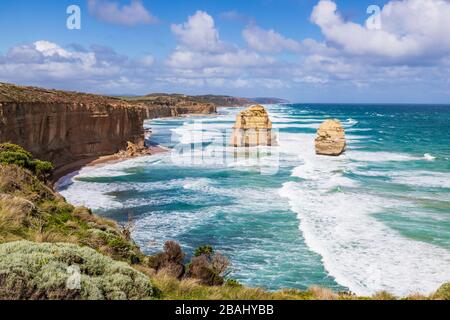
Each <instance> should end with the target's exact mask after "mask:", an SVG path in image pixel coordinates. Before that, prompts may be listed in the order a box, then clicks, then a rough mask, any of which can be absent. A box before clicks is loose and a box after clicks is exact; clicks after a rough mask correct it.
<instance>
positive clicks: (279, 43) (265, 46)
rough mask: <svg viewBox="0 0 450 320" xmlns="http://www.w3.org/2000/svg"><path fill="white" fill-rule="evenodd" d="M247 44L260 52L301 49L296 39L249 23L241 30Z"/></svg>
mask: <svg viewBox="0 0 450 320" xmlns="http://www.w3.org/2000/svg"><path fill="white" fill-rule="evenodd" d="M242 35H243V37H244V39H245V41H246V42H247V44H248V46H249V47H250V48H252V49H253V50H256V51H260V52H281V51H292V52H298V51H300V50H301V47H302V46H301V44H300V43H299V42H298V41H295V40H293V39H289V38H286V37H284V36H283V35H281V34H280V33H278V32H276V31H274V30H272V29H271V30H264V29H261V28H260V27H258V26H255V25H250V26H248V27H247V28H245V29H244V30H243V31H242Z"/></svg>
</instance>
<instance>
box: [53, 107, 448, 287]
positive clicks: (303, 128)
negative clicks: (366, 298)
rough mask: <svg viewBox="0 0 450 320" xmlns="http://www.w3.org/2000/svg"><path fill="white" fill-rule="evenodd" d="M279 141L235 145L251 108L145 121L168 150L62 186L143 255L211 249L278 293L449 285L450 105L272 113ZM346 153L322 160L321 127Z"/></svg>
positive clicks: (83, 174)
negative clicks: (170, 247)
mask: <svg viewBox="0 0 450 320" xmlns="http://www.w3.org/2000/svg"><path fill="white" fill-rule="evenodd" d="M266 108H267V110H268V112H269V113H270V117H271V119H272V121H273V124H274V128H275V129H276V131H277V137H278V146H276V147H260V148H251V149H250V150H249V151H248V152H244V151H243V150H235V149H234V148H231V147H228V146H227V142H228V141H227V139H228V137H227V136H226V134H229V133H230V132H229V129H230V128H231V127H232V126H233V124H234V121H235V116H236V114H237V112H238V111H239V110H240V109H236V108H222V109H220V111H219V114H217V115H213V116H203V117H189V118H174V119H157V120H152V121H148V122H146V124H145V125H146V127H148V128H151V129H152V131H153V135H152V137H151V140H152V142H154V143H159V144H161V145H163V146H166V147H170V148H172V149H171V152H168V153H164V154H159V155H155V156H151V157H142V158H136V159H131V160H127V161H124V162H121V163H116V164H108V165H104V166H99V167H88V168H84V169H82V170H80V171H79V172H77V173H75V174H72V175H70V176H68V177H65V178H64V179H63V180H62V181H61V184H60V192H61V193H62V194H63V196H65V197H66V198H67V199H68V200H69V201H70V202H71V203H73V204H75V205H85V206H87V207H90V208H92V209H93V210H94V211H95V212H96V213H98V214H100V215H103V216H106V217H108V218H111V219H115V220H117V221H118V222H120V223H126V222H127V221H128V220H130V219H131V220H132V221H133V222H134V229H133V238H134V240H135V241H136V243H137V244H138V245H139V246H141V248H142V250H143V251H144V252H146V253H149V254H152V253H155V252H157V251H159V250H161V249H162V246H163V244H164V242H165V241H167V240H175V241H178V242H179V243H180V244H181V245H182V247H183V249H184V250H185V251H186V252H188V253H192V252H193V250H194V249H195V248H196V247H198V246H200V245H206V244H208V245H213V246H214V248H215V249H216V250H217V251H220V252H222V253H224V254H225V255H227V256H228V257H229V258H230V259H231V261H232V272H231V274H230V277H232V278H234V279H236V280H238V281H240V282H241V283H243V284H245V285H249V286H253V287H263V288H266V289H269V290H276V289H281V288H298V289H306V288H308V287H310V286H312V285H319V286H324V287H328V288H332V289H334V290H336V291H348V290H349V291H352V292H354V293H356V294H361V295H362V294H364V295H365V294H373V293H376V292H378V291H381V290H386V291H389V292H391V293H393V294H397V295H406V294H413V293H424V294H427V293H431V292H433V291H434V290H436V289H437V288H438V287H439V286H440V285H441V284H443V283H445V282H449V281H450V106H439V105H343V104H342V105H339V104H326V105H324V104H321V105H319V104H290V105H267V106H266ZM328 118H337V119H339V120H340V121H341V122H342V123H343V125H344V126H345V129H346V136H347V140H348V148H347V151H346V153H345V154H344V155H342V156H340V157H324V156H317V155H315V152H314V139H315V134H316V130H317V128H318V127H319V125H320V123H321V122H322V121H324V120H325V119H328Z"/></svg>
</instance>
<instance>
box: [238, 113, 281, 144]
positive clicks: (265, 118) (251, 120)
mask: <svg viewBox="0 0 450 320" xmlns="http://www.w3.org/2000/svg"><path fill="white" fill-rule="evenodd" d="M230 144H231V145H232V146H234V147H255V146H273V145H276V136H275V134H274V133H273V132H272V121H270V118H269V114H268V113H267V111H266V109H264V107H263V106H261V105H255V106H252V107H250V108H249V109H247V110H244V111H241V112H240V113H239V114H238V115H237V117H236V124H235V126H234V127H233V134H232V137H231V143H230Z"/></svg>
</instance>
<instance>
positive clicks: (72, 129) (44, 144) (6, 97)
mask: <svg viewBox="0 0 450 320" xmlns="http://www.w3.org/2000/svg"><path fill="white" fill-rule="evenodd" d="M144 116H145V115H144V112H143V110H142V108H138V107H135V106H133V105H131V104H130V103H128V102H125V101H122V100H120V99H115V98H109V97H103V96H97V95H89V94H81V93H74V92H64V91H56V90H45V89H40V88H33V87H20V86H15V85H10V84H0V142H7V141H8V142H12V143H15V144H18V145H21V146H23V147H24V148H26V149H28V150H30V151H31V152H32V153H33V154H34V155H35V156H36V157H38V158H40V159H44V160H48V161H51V162H53V164H54V165H55V167H56V168H57V169H60V168H62V167H64V166H67V165H68V164H71V163H74V162H77V161H80V160H86V161H87V160H89V159H91V160H92V159H93V158H96V157H99V156H102V155H106V154H112V153H116V152H118V151H119V150H121V149H123V148H125V147H126V146H127V142H128V141H130V142H133V143H135V144H138V145H143V143H144V129H143V121H144ZM68 169H69V168H68Z"/></svg>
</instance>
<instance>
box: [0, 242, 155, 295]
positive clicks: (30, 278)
mask: <svg viewBox="0 0 450 320" xmlns="http://www.w3.org/2000/svg"><path fill="white" fill-rule="evenodd" d="M74 266H75V267H76V268H78V269H79V272H80V277H79V279H80V285H79V286H76V287H71V286H68V285H67V284H68V279H69V278H70V277H71V276H72V275H73V274H74V273H73V272H70V270H71V269H70V267H72V268H74ZM151 297H153V286H152V284H151V282H150V279H149V278H148V277H147V276H146V275H144V274H143V273H141V272H139V271H137V270H135V269H133V268H131V267H130V266H129V265H127V264H125V263H123V262H117V261H114V260H112V259H111V258H108V257H106V256H103V255H102V254H100V253H98V252H96V251H95V250H93V249H90V248H86V247H79V246H77V245H74V244H63V243H57V244H50V243H41V244H37V243H33V242H28V241H20V242H11V243H6V244H2V245H0V300H2V299H21V300H22V299H26V300H28V299H32V300H53V299H70V300H72V299H79V300H88V299H95V300H125V299H133V300H134V299H149V298H151Z"/></svg>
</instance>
